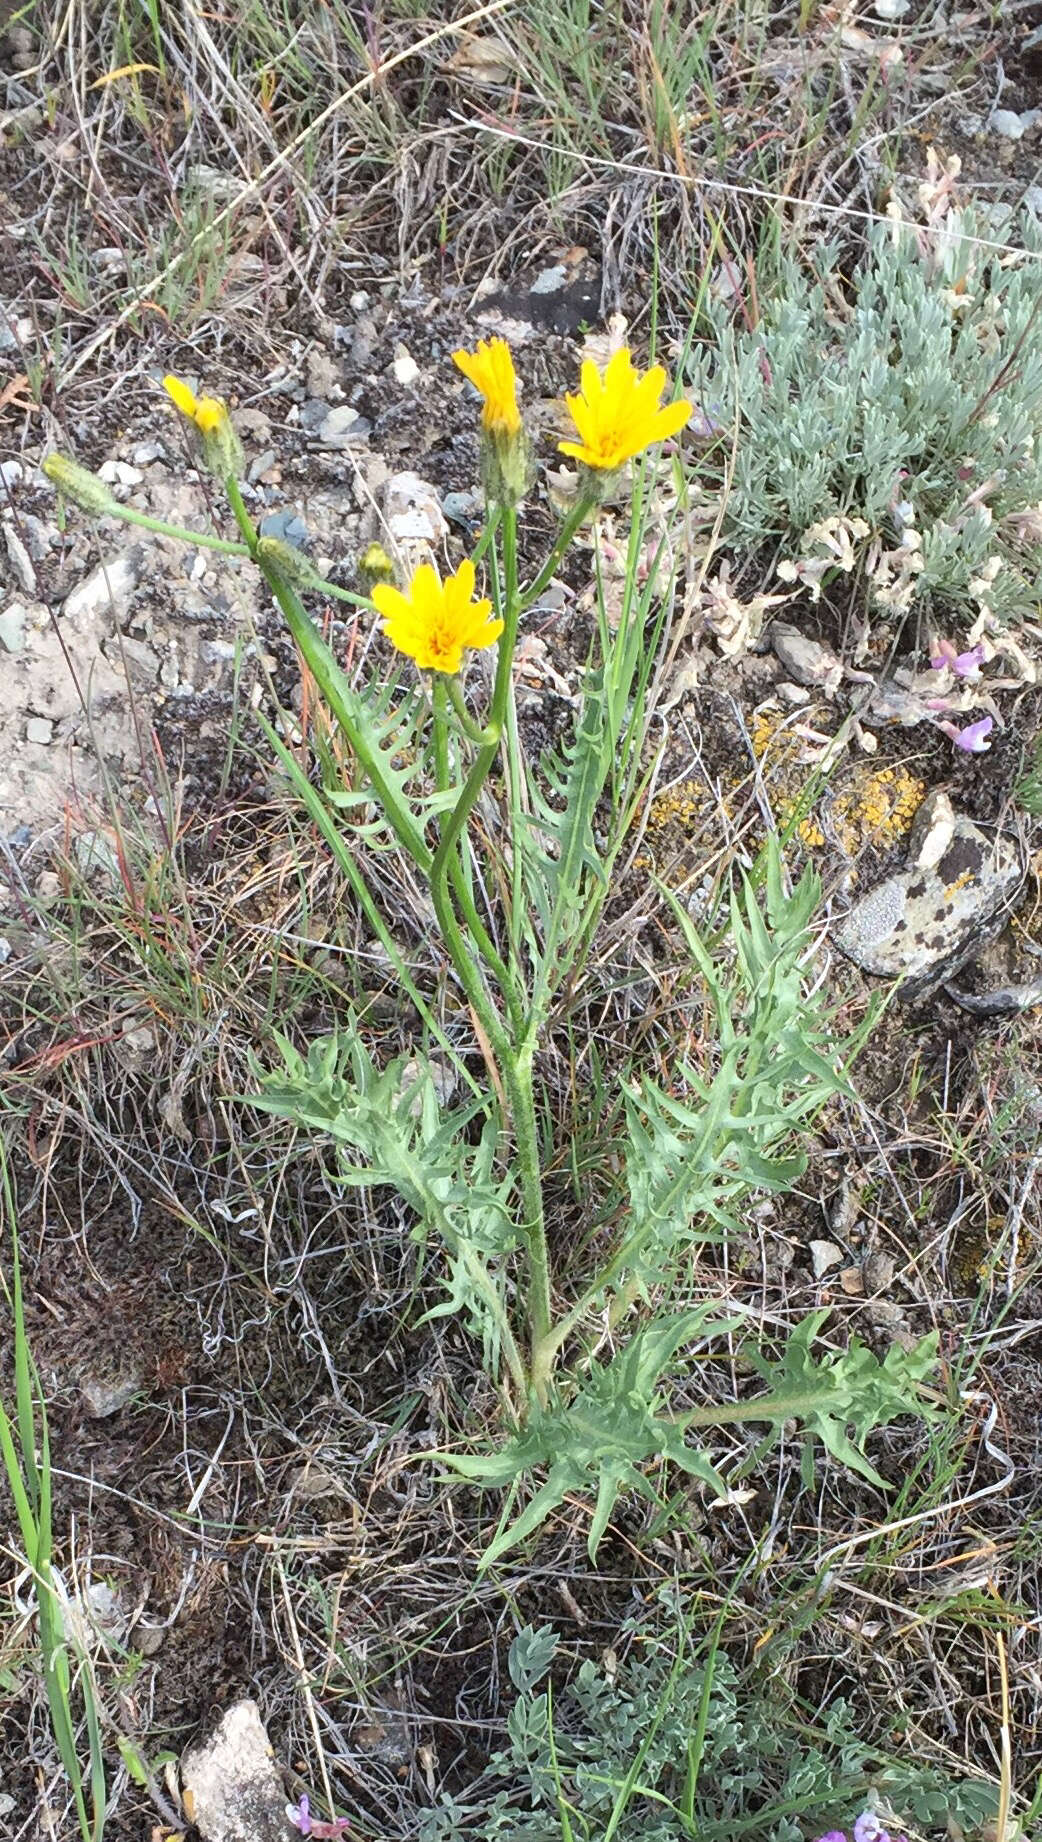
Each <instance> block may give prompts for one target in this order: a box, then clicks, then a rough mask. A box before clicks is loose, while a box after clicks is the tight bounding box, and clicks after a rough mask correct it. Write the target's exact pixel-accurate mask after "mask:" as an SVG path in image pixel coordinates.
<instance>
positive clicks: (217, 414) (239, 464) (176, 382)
mask: <svg viewBox="0 0 1042 1842" xmlns="http://www.w3.org/2000/svg"><path fill="white" fill-rule="evenodd" d="M163 388H164V390H165V391H166V393H167V396H168V397H170V399H171V401H172V402H173V403H175V404H176V406H177V408H178V409H179V410H180V411H181V414H182V416H184V417H185V418H186V419H187V420H188V421H189V422H191V423H193V424H194V426H195V428H196V429H197V430H198V434H199V445H200V447H201V448H202V451H203V463H204V465H205V467H206V468H207V470H208V472H210V473H212V474H213V475H214V477H215V478H216V479H218V480H221V481H222V482H223V481H224V480H227V479H230V478H232V477H234V478H238V476H239V474H240V473H241V472H242V470H243V467H244V465H245V456H244V454H243V451H242V442H241V441H240V440H239V437H238V435H237V434H236V432H235V430H234V428H233V427H232V422H231V417H230V416H229V414H228V406H227V404H226V403H224V402H223V401H222V399H221V398H220V397H197V396H196V394H195V391H194V390H193V389H192V387H191V385H190V384H186V383H184V382H183V381H182V379H181V378H179V377H173V376H172V375H170V374H169V373H168V374H167V376H166V377H164V379H163Z"/></svg>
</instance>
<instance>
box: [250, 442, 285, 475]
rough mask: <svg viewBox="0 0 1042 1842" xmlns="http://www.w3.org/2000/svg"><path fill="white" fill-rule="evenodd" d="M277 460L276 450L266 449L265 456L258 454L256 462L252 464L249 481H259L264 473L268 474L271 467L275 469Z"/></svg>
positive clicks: (253, 461)
mask: <svg viewBox="0 0 1042 1842" xmlns="http://www.w3.org/2000/svg"><path fill="white" fill-rule="evenodd" d="M277 458H278V456H277V455H276V453H275V450H274V448H265V450H264V452H263V454H258V456H257V458H256V460H252V461H251V462H250V469H249V472H248V474H247V476H246V477H247V479H249V480H253V481H256V480H259V479H260V477H261V475H262V474H263V473H267V471H268V468H269V467H274V465H275V462H276V460H277Z"/></svg>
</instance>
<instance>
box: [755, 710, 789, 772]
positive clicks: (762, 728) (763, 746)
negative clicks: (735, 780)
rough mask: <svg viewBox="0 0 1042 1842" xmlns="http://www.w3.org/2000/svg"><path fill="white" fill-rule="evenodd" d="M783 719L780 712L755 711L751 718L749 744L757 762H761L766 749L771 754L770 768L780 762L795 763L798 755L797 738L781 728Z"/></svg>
mask: <svg viewBox="0 0 1042 1842" xmlns="http://www.w3.org/2000/svg"><path fill="white" fill-rule="evenodd" d="M784 720H785V719H784V717H783V715H782V712H781V711H780V710H757V711H756V713H755V715H754V716H753V726H752V729H751V730H750V732H749V743H750V746H751V748H752V751H753V754H754V755H755V756H756V759H757V761H762V760H763V758H764V756H765V755H766V753H767V751H768V749H769V750H770V754H771V765H772V767H778V766H779V765H780V764H781V763H782V762H786V761H790V762H792V761H796V760H798V758H799V754H800V741H799V737H798V736H795V735H793V733H792V730H791V729H783V728H782V727H781V725H782V723H783V722H784Z"/></svg>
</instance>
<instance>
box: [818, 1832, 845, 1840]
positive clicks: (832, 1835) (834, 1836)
mask: <svg viewBox="0 0 1042 1842" xmlns="http://www.w3.org/2000/svg"><path fill="white" fill-rule="evenodd" d="M817 1842H847V1838H846V1836H845V1835H844V1833H843V1831H842V1829H830V1830H829V1832H828V1835H827V1836H819V1837H818V1839H817Z"/></svg>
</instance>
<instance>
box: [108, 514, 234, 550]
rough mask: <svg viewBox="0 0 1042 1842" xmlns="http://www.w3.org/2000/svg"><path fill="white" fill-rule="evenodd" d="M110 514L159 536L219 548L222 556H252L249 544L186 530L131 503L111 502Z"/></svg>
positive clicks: (201, 547) (199, 545)
mask: <svg viewBox="0 0 1042 1842" xmlns="http://www.w3.org/2000/svg"><path fill="white" fill-rule="evenodd" d="M111 510H112V516H113V517H114V518H121V519H122V520H123V523H124V524H137V525H140V526H141V529H142V530H143V531H155V532H156V533H157V534H158V535H159V536H160V537H176V538H178V539H179V540H180V542H181V543H183V544H195V545H197V546H198V548H199V549H201V550H220V551H221V552H222V553H223V555H224V556H252V555H253V551H252V550H251V549H250V546H249V544H233V543H229V541H228V539H227V538H224V537H215V536H214V535H213V533H212V532H210V531H186V530H185V528H184V526H183V525H180V524H167V522H166V519H165V518H150V517H149V515H148V513H147V512H138V511H135V509H134V507H133V506H131V505H120V504H118V503H117V502H113V505H112V508H111Z"/></svg>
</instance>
